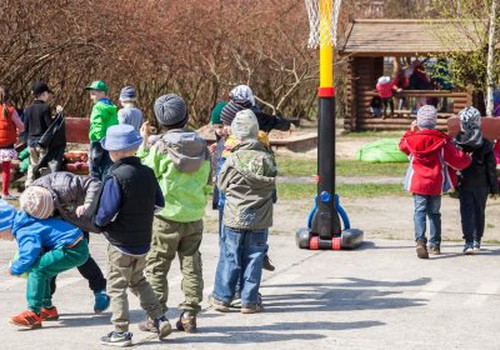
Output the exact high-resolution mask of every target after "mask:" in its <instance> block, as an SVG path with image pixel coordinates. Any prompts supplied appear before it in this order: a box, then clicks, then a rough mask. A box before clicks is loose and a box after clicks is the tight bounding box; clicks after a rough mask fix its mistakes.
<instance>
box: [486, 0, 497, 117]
mask: <svg viewBox="0 0 500 350" xmlns="http://www.w3.org/2000/svg"><path fill="white" fill-rule="evenodd" d="M496 12H497V0H492V2H491V13H490V31H489V37H488V67H487V79H488V88H487V91H486V115H488V116H491V115H493V113H494V105H493V91H494V90H495V76H494V75H495V72H494V71H493V70H494V62H495V30H496Z"/></svg>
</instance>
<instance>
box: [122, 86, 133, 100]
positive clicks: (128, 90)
mask: <svg viewBox="0 0 500 350" xmlns="http://www.w3.org/2000/svg"><path fill="white" fill-rule="evenodd" d="M135 99H136V96H135V89H134V88H133V87H132V86H125V87H124V88H123V89H122V91H121V92H120V101H122V102H127V101H135Z"/></svg>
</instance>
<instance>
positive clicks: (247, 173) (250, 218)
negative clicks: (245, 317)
mask: <svg viewBox="0 0 500 350" xmlns="http://www.w3.org/2000/svg"><path fill="white" fill-rule="evenodd" d="M231 132H232V134H233V135H234V136H235V137H236V138H238V139H239V140H240V141H241V143H240V144H239V145H238V146H236V147H235V148H234V149H233V150H232V152H231V154H230V155H228V156H227V158H226V161H225V162H224V165H223V166H222V169H221V171H220V174H219V179H218V184H219V188H220V191H221V192H223V193H224V194H225V196H226V202H225V208H224V226H223V230H224V233H223V235H222V237H221V244H220V246H221V249H220V257H219V263H218V266H217V272H216V277H215V285H214V291H213V294H212V300H211V303H212V305H213V306H214V307H215V309H216V310H218V311H221V312H227V311H228V310H229V304H230V303H231V301H232V300H233V299H234V297H235V293H236V286H237V284H238V282H239V280H240V276H242V277H241V291H240V293H241V303H242V306H241V312H242V313H244V314H249V313H255V312H259V311H262V301H261V300H260V296H259V286H260V281H261V277H262V268H263V263H264V256H265V255H266V251H267V236H268V229H269V227H271V226H272V219H273V198H272V197H273V191H274V190H275V177H276V175H277V168H276V163H275V160H274V157H273V155H272V154H271V153H270V152H269V151H268V149H267V148H266V147H265V146H264V145H263V144H262V143H261V142H259V141H257V135H258V132H259V126H258V122H257V118H256V117H255V114H254V113H253V112H252V111H251V110H244V111H241V112H238V114H237V115H236V118H235V119H234V121H233V122H232V124H231Z"/></svg>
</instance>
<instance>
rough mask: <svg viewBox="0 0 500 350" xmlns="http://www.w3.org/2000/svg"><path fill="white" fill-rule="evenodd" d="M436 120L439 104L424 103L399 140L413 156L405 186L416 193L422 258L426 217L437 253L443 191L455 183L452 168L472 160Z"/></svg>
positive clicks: (423, 256)
mask: <svg viewBox="0 0 500 350" xmlns="http://www.w3.org/2000/svg"><path fill="white" fill-rule="evenodd" d="M436 122H437V110H436V108H434V107H433V106H429V105H426V106H422V107H421V108H420V109H419V110H418V113H417V121H416V123H414V125H413V126H412V128H411V129H410V130H408V131H407V132H406V133H405V134H404V136H403V138H402V139H401V141H400V142H399V149H400V150H401V151H402V152H404V153H406V154H407V155H408V156H409V157H410V165H409V167H408V172H407V174H406V179H405V189H406V190H407V191H408V192H411V193H412V194H413V200H414V203H415V214H414V221H415V241H416V243H417V256H418V257H419V258H421V259H427V258H428V257H429V252H428V250H427V238H426V236H425V231H426V217H429V221H430V240H429V251H430V253H431V254H435V255H437V254H440V253H441V213H440V210H441V193H443V192H447V191H449V190H451V189H453V188H454V187H455V186H456V182H457V178H456V174H455V173H454V172H453V170H462V169H464V168H466V167H467V166H469V164H470V162H471V158H470V156H468V155H466V154H465V153H463V152H462V151H460V150H459V149H458V148H457V147H456V146H455V145H454V144H453V141H452V140H451V138H450V136H448V135H446V134H444V133H442V132H440V131H437V130H434V128H435V126H436ZM449 168H452V169H451V171H450V169H449Z"/></svg>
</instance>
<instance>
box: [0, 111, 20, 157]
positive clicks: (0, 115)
mask: <svg viewBox="0 0 500 350" xmlns="http://www.w3.org/2000/svg"><path fill="white" fill-rule="evenodd" d="M4 108H6V107H5V106H3V105H0V147H7V146H10V145H14V144H15V143H16V142H17V128H16V124H15V123H14V120H13V119H12V116H13V115H14V108H12V107H7V117H6V116H5V115H4Z"/></svg>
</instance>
